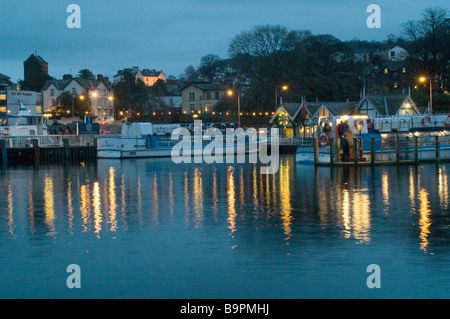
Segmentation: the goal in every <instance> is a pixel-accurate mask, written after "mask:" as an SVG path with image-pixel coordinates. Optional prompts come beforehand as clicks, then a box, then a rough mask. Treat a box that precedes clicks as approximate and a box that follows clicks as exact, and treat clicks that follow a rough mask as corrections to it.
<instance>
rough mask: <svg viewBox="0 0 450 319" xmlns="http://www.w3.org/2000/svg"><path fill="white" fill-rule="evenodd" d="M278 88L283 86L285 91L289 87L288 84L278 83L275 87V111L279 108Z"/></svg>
mask: <svg viewBox="0 0 450 319" xmlns="http://www.w3.org/2000/svg"><path fill="white" fill-rule="evenodd" d="M278 88H281V89H282V90H283V91H286V90H287V89H288V86H287V85H281V86H280V85H277V86H276V87H275V111H276V110H277V108H278Z"/></svg>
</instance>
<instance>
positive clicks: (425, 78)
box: [419, 76, 433, 113]
mask: <svg viewBox="0 0 450 319" xmlns="http://www.w3.org/2000/svg"><path fill="white" fill-rule="evenodd" d="M426 80H427V77H426V76H421V77H420V78H419V81H420V82H422V83H425V81H426ZM431 84H432V83H431V77H430V105H429V109H428V113H433V86H432V85H431Z"/></svg>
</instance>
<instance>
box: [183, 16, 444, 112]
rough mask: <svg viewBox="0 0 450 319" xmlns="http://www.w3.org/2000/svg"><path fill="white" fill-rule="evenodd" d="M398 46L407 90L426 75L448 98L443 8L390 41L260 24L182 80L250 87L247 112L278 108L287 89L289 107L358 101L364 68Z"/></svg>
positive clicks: (244, 105) (243, 104)
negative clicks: (361, 53)
mask: <svg viewBox="0 0 450 319" xmlns="http://www.w3.org/2000/svg"><path fill="white" fill-rule="evenodd" d="M395 45H399V46H401V47H402V48H404V49H406V50H407V51H408V57H407V59H406V61H405V63H406V64H405V65H406V68H407V69H408V70H410V72H409V78H408V82H407V83H406V85H407V86H409V87H414V86H416V85H417V83H418V78H419V77H420V76H424V75H425V76H427V77H428V78H431V79H432V86H433V90H434V91H435V92H436V94H442V93H445V92H446V93H448V91H449V89H450V88H449V86H450V82H449V76H450V69H449V60H450V23H449V19H448V10H446V9H443V8H427V9H425V10H424V11H423V13H422V19H420V20H410V21H406V22H404V23H402V24H401V25H400V34H399V35H394V34H390V35H388V37H387V39H386V40H385V41H371V42H369V41H360V40H357V39H355V40H351V41H341V40H339V39H338V38H336V37H334V36H332V35H329V34H320V35H314V34H312V33H311V31H308V30H289V29H288V28H287V27H285V26H282V25H258V26H255V27H253V28H252V29H250V30H246V31H242V32H241V33H239V34H237V35H236V36H235V37H234V38H233V39H232V40H231V42H230V44H229V49H228V53H229V58H226V59H221V58H220V57H218V56H217V55H213V54H208V55H206V56H204V57H202V59H201V62H200V65H199V67H197V68H195V67H194V66H193V65H189V66H188V67H187V68H186V70H185V72H184V74H183V75H182V76H181V77H182V78H184V79H185V80H187V81H194V80H197V79H199V78H200V79H203V80H206V81H210V82H213V81H228V83H230V85H235V86H240V87H244V88H245V94H243V96H242V99H241V107H242V109H244V110H246V109H247V110H258V109H259V110H267V109H272V108H273V107H274V104H275V100H274V99H275V93H274V92H275V90H276V88H277V87H279V86H281V85H286V86H288V87H289V90H288V91H286V92H284V91H283V92H282V96H283V101H284V102H299V101H300V100H301V97H302V96H304V97H305V98H306V99H308V100H310V101H311V100H313V101H314V100H319V101H346V100H350V101H357V100H359V97H360V94H361V90H362V87H363V82H364V81H363V76H364V75H363V72H364V68H365V67H367V66H377V65H379V64H380V62H381V61H380V56H379V55H377V54H376V52H382V51H385V50H388V49H390V48H392V47H394V46H395ZM361 49H364V50H365V51H366V52H369V61H368V62H367V61H363V62H358V61H355V59H354V56H355V52H358V50H361ZM388 89H389V88H386V91H387V90H388ZM419 89H420V91H419V92H416V93H415V94H416V95H417V96H418V97H419V98H420V99H421V100H423V99H424V97H425V92H427V88H425V87H423V86H422V87H419ZM397 91H398V90H397ZM447 97H448V96H447ZM444 99H445V98H444ZM230 103H232V102H230V101H224V102H223V103H221V104H220V106H224V107H225V108H226V107H230Z"/></svg>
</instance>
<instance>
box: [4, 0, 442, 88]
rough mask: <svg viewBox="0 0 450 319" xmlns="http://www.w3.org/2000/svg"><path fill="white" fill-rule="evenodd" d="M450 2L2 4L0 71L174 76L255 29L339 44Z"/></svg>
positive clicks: (380, 35) (17, 75)
mask: <svg viewBox="0 0 450 319" xmlns="http://www.w3.org/2000/svg"><path fill="white" fill-rule="evenodd" d="M71 3H74V4H77V5H79V6H80V8H81V28H80V29H69V28H68V27H67V25H66V20H67V17H68V16H69V15H70V13H67V12H66V9H67V6H68V5H70V4H71ZM371 3H375V4H378V5H379V6H380V7H381V28H380V29H369V28H368V27H367V26H366V19H367V17H368V16H369V14H370V13H367V12H366V8H367V6H368V5H369V4H371ZM427 7H442V8H446V9H449V1H448V0H427V1H419V0H395V1H393V0H369V1H365V0H314V1H311V0H310V1H305V0H221V1H218V0H134V1H133V0H128V1H123V0H39V1H36V0H14V1H6V0H1V4H0V73H3V74H6V75H8V76H10V77H11V78H12V80H13V81H17V80H19V79H23V61H24V60H25V59H27V58H28V56H29V55H30V54H31V53H33V52H34V50H35V34H36V38H37V51H38V54H39V55H41V56H42V57H43V58H44V59H45V60H46V61H47V62H48V64H49V74H50V75H51V76H54V77H56V78H61V77H62V75H63V74H66V73H72V74H76V73H77V72H78V71H79V70H80V69H82V68H88V69H90V70H91V71H93V72H94V74H103V75H104V76H110V77H112V76H113V75H114V74H115V73H116V72H117V70H118V69H123V68H126V67H132V66H139V67H140V68H141V69H143V68H146V69H157V70H160V69H162V70H163V71H164V73H165V74H166V75H167V76H168V75H175V76H178V75H180V74H181V73H183V71H184V69H185V68H186V66H188V65H189V64H192V65H194V66H198V65H199V63H200V58H201V57H202V56H204V55H206V54H210V53H212V54H217V55H218V56H220V57H222V58H226V57H228V45H229V43H230V41H231V39H232V38H233V37H234V36H235V35H237V34H238V33H240V32H241V31H244V30H249V29H251V28H252V27H253V26H255V25H258V24H281V25H284V26H286V27H288V28H289V29H292V30H300V29H301V30H310V31H311V32H312V33H313V34H332V35H334V36H335V37H337V38H339V39H341V40H350V39H353V38H355V37H356V38H358V39H361V40H384V39H385V38H386V36H387V35H388V34H389V33H393V34H396V35H398V34H399V32H400V24H401V23H402V22H405V21H407V20H411V19H420V18H421V14H422V12H423V10H424V9H425V8H427Z"/></svg>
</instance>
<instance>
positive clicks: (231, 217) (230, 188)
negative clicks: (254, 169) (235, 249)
mask: <svg viewBox="0 0 450 319" xmlns="http://www.w3.org/2000/svg"><path fill="white" fill-rule="evenodd" d="M227 180H228V184H227V195H228V219H227V221H228V224H229V226H228V228H229V229H230V230H231V233H233V232H235V231H236V206H235V204H236V199H235V188H234V187H235V185H234V176H233V167H231V166H229V167H228V172H227Z"/></svg>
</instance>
